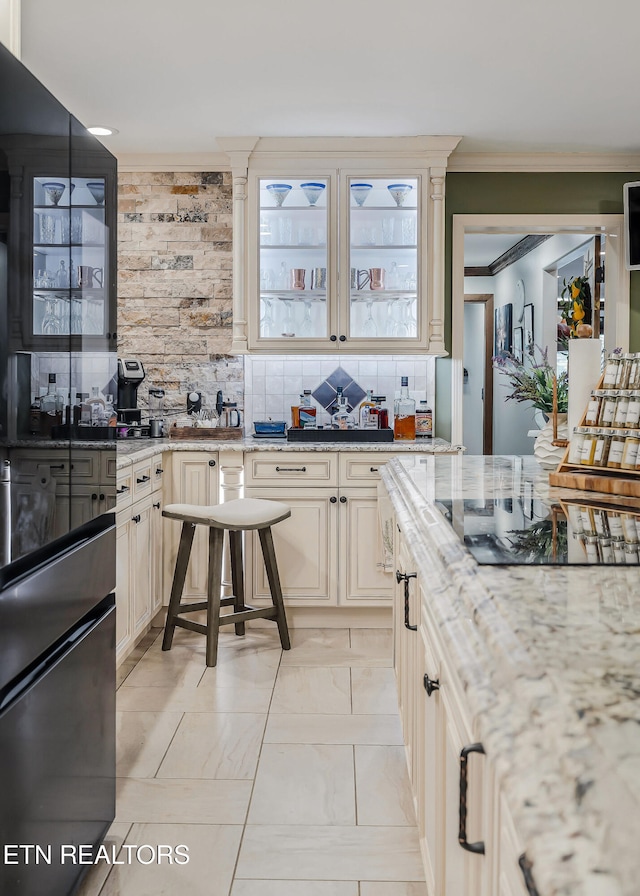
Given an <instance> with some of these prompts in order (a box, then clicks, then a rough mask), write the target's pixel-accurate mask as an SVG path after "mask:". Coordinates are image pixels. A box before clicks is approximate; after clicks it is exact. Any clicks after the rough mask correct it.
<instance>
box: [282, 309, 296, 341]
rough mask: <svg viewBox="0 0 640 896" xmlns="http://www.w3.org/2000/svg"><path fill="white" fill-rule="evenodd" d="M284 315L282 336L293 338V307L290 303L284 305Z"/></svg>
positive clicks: (294, 333)
mask: <svg viewBox="0 0 640 896" xmlns="http://www.w3.org/2000/svg"><path fill="white" fill-rule="evenodd" d="M284 308H285V315H284V322H283V324H282V335H283V336H295V335H296V332H295V322H294V320H293V306H292V304H291V302H290V301H289V302H285V303H284Z"/></svg>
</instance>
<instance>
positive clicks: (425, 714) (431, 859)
mask: <svg viewBox="0 0 640 896" xmlns="http://www.w3.org/2000/svg"><path fill="white" fill-rule="evenodd" d="M420 633H421V645H420V646H421V649H422V659H423V663H422V668H421V669H420V670H419V673H418V675H419V677H421V681H420V684H419V687H418V690H419V691H420V694H419V697H418V713H417V715H418V718H417V726H418V728H419V729H420V731H421V733H422V738H421V739H420V741H419V749H420V754H421V755H420V756H419V761H420V765H419V767H418V780H417V782H416V784H417V803H418V806H417V816H418V828H419V832H420V839H421V840H422V841H423V849H422V855H423V857H424V859H425V874H426V880H427V891H428V892H429V893H433V894H434V896H440V894H442V896H444V891H443V890H442V887H441V882H442V877H443V868H442V864H443V863H442V835H443V828H442V818H441V816H442V812H443V798H444V793H443V784H444V779H443V775H442V772H441V769H442V767H443V762H444V744H443V737H444V730H443V713H442V699H441V696H440V690H439V685H440V661H439V659H436V654H435V652H434V651H433V650H432V648H431V645H430V643H429V642H428V639H427V632H426V630H425V620H424V619H423V621H422V624H421V626H420Z"/></svg>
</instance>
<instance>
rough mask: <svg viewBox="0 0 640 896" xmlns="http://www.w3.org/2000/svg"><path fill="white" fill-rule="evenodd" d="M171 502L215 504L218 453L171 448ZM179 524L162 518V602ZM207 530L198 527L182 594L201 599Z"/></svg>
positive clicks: (168, 583) (168, 584)
mask: <svg viewBox="0 0 640 896" xmlns="http://www.w3.org/2000/svg"><path fill="white" fill-rule="evenodd" d="M170 483H171V485H170V502H172V503H180V504H205V505H211V504H217V503H218V501H219V499H218V455H217V453H211V454H210V453H209V452H202V451H184V452H183V451H174V452H173V454H172V457H171V479H170ZM181 528H182V523H180V522H179V521H177V520H164V531H163V536H164V550H163V553H164V568H163V573H164V583H166V587H164V588H163V591H164V592H165V593H164V601H165V602H168V599H169V593H170V590H171V582H172V581H173V572H174V568H175V564H176V555H177V553H178V543H179V541H180V530H181ZM208 551H209V543H208V532H207V529H206V528H205V527H204V526H197V527H196V533H195V537H194V539H193V545H192V548H191V557H190V561H189V569H188V570H187V578H186V581H185V584H184V591H183V597H184V598H187V599H188V598H193V599H199V600H202V599H204V598H205V597H206V595H207V566H208Z"/></svg>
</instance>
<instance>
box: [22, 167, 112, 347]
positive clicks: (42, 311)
mask: <svg viewBox="0 0 640 896" xmlns="http://www.w3.org/2000/svg"><path fill="white" fill-rule="evenodd" d="M105 187H106V185H105V179H104V178H100V177H96V178H88V177H75V176H74V177H73V178H64V177H52V176H48V175H38V176H37V177H34V178H33V306H32V324H33V326H32V332H33V336H35V337H38V336H43V337H56V336H70V335H71V336H74V335H77V336H81V337H90V336H96V337H102V338H105V337H106V335H107V333H108V332H109V330H110V325H109V314H108V302H107V290H106V286H107V284H106V283H105V275H106V276H107V277H108V273H107V254H106V253H107V239H106V234H107V230H106V225H105Z"/></svg>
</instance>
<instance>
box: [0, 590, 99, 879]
mask: <svg viewBox="0 0 640 896" xmlns="http://www.w3.org/2000/svg"><path fill="white" fill-rule="evenodd" d="M114 648H115V607H114V603H113V595H111V596H110V597H109V598H106V599H105V600H104V601H102V603H101V604H100V605H99V607H98V608H96V610H95V611H94V612H93V614H91V615H90V616H89V617H85V619H84V620H83V621H82V622H81V623H80V624H79V626H78V627H77V628H76V629H74V630H73V631H72V632H71V633H70V634H69V636H68V638H67V639H66V640H65V641H64V642H61V643H59V644H58V645H57V646H56V648H55V649H54V651H53V652H52V654H51V655H49V656H48V657H47V658H45V660H44V661H43V662H42V663H41V664H40V666H37V667H34V668H33V669H32V670H31V672H30V675H29V676H28V677H27V679H26V680H25V682H24V689H23V690H20V683H19V682H17V683H16V685H17V686H16V688H15V690H14V692H13V693H12V694H10V695H7V700H8V701H9V705H8V706H7V707H6V708H5V709H4V710H0V769H1V770H2V772H1V773H2V777H3V783H2V799H1V800H0V842H2V844H3V845H4V846H5V849H6V847H7V846H12V845H14V846H16V847H18V846H19V845H20V844H22V845H24V844H33V845H38V846H40V847H41V852H40V853H39V854H38V855H39V862H36V858H35V850H34V851H33V852H32V853H31V854H30V855H29V861H28V863H27V862H26V861H25V852H24V849H16V850H11V851H10V853H9V855H10V856H11V857H12V861H13V860H15V861H16V864H8V863H7V862H6V861H5V863H3V864H1V865H0V893H3V894H7V896H9V894H11V896H44V894H46V896H68V894H70V893H71V892H72V891H73V889H74V887H75V885H76V883H77V882H78V880H79V879H80V877H81V876H82V874H83V873H84V872H85V871H86V870H87V867H88V866H87V865H81V864H78V863H77V862H76V863H74V862H73V861H72V860H71V852H70V851H69V850H67V856H69V858H68V859H67V861H66V862H64V863H63V862H62V861H61V848H62V847H63V846H65V847H71V846H78V845H81V844H86V845H94V844H98V843H99V842H100V841H101V840H102V838H103V837H104V834H105V833H106V831H107V829H108V828H109V826H110V824H111V822H112V820H113V818H114V814H115V778H114V768H115V664H114ZM49 861H50V864H49Z"/></svg>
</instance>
